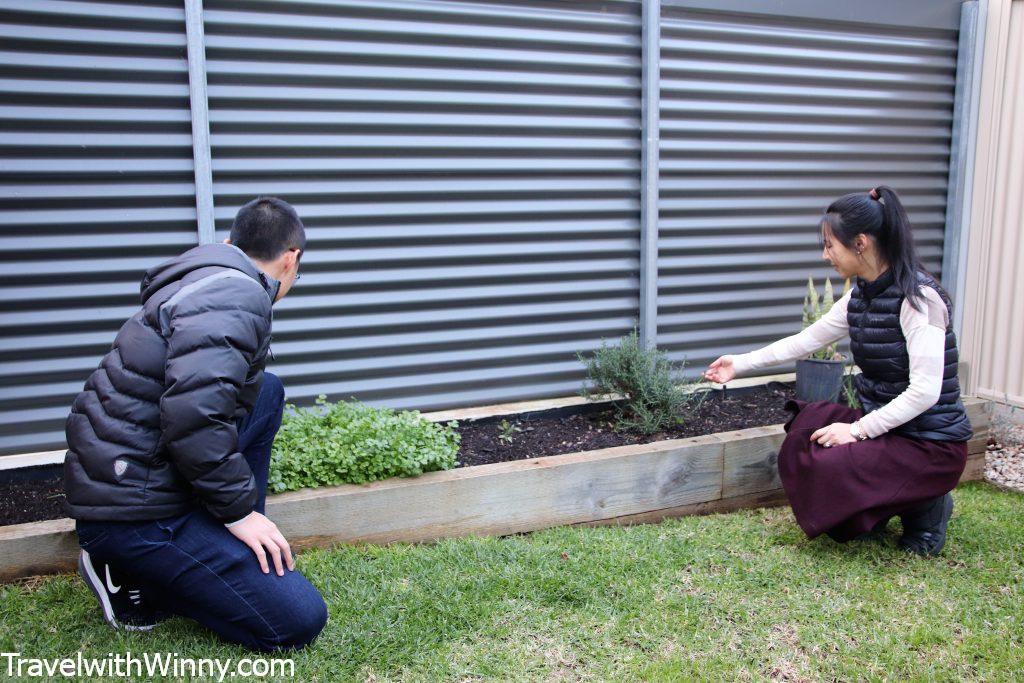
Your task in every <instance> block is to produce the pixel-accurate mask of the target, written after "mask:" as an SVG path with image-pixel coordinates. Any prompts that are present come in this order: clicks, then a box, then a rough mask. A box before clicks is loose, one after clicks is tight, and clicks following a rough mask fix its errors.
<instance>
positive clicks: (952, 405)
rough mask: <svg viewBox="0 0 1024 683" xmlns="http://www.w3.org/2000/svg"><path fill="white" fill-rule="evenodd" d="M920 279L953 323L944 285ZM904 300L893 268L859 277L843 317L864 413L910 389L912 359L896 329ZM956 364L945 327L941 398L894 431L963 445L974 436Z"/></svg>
mask: <svg viewBox="0 0 1024 683" xmlns="http://www.w3.org/2000/svg"><path fill="white" fill-rule="evenodd" d="M918 280H919V281H920V282H921V285H922V286H923V287H931V288H933V289H935V291H936V292H938V294H939V296H940V297H941V298H942V301H943V302H944V303H945V304H946V310H947V311H949V319H950V320H952V318H953V306H952V304H951V302H950V301H949V297H947V296H946V294H945V292H944V291H943V290H942V287H940V286H939V285H938V283H936V282H935V280H934V279H932V278H931V276H929V275H927V274H925V273H918ZM903 298H904V297H903V293H902V292H901V291H900V290H899V288H898V287H897V286H896V282H895V278H894V277H893V274H892V271H891V270H890V271H886V272H885V273H884V274H883V275H882V276H881V277H879V278H878V279H877V280H875V281H874V282H865V281H863V280H861V279H859V278H858V280H857V285H856V286H855V287H854V288H853V291H852V292H851V293H850V303H849V307H848V309H847V314H846V319H847V322H848V323H849V325H850V350H851V351H852V352H853V359H854V362H856V363H857V366H858V367H859V368H860V369H861V372H862V374H860V375H858V376H857V377H856V379H855V380H854V381H855V384H856V387H857V396H858V397H859V398H860V402H861V404H862V405H863V406H864V412H865V413H870V412H871V411H873V410H877V409H878V408H880V407H882V406H884V405H886V404H887V403H889V402H890V401H892V400H893V399H894V398H896V397H897V396H899V395H900V394H902V393H903V392H904V391H905V390H906V389H907V387H908V386H910V356H908V355H907V340H906V337H904V336H903V330H902V329H901V328H900V309H901V308H902V306H903ZM958 360H959V354H958V353H957V348H956V335H955V334H954V333H953V328H952V327H951V326H949V325H947V327H946V358H945V361H946V366H945V369H944V371H943V374H942V393H941V394H940V395H939V400H938V402H937V403H936V404H935V405H933V406H932V407H931V408H929V409H928V410H926V411H924V412H923V413H921V415H919V416H918V417H916V418H914V419H913V420H911V421H909V422H907V423H905V424H903V425H900V426H899V427H897V428H896V429H895V430H894V432H895V433H897V434H899V435H901V436H907V437H911V438H914V439H929V440H932V441H967V440H968V439H970V438H971V436H973V433H972V431H971V423H970V421H968V419H967V412H966V411H965V410H964V405H963V402H962V401H961V400H960V380H959V379H957V361H958Z"/></svg>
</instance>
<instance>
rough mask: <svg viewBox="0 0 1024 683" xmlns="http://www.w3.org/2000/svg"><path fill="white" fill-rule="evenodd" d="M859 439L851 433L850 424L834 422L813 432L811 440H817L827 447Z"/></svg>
mask: <svg viewBox="0 0 1024 683" xmlns="http://www.w3.org/2000/svg"><path fill="white" fill-rule="evenodd" d="M856 440H857V439H855V438H854V436H853V435H852V434H850V425H849V424H847V423H845V422H833V423H832V424H830V425H829V426H827V427H822V428H821V429H819V430H818V431H816V432H814V433H813V434H811V441H817V442H818V443H819V444H820V445H822V446H824V447H825V448H832V447H833V446H841V445H843V444H844V443H853V442H855V441H856Z"/></svg>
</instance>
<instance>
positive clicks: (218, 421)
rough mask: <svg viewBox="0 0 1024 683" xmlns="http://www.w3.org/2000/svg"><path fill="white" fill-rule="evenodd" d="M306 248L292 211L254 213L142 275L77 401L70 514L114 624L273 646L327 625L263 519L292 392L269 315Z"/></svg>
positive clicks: (250, 207) (282, 206)
mask: <svg viewBox="0 0 1024 683" xmlns="http://www.w3.org/2000/svg"><path fill="white" fill-rule="evenodd" d="M305 246H306V235H305V229H304V228H303V225H302V221H301V220H300V219H299V217H298V215H297V214H296V213H295V210H294V209H293V208H292V207H291V206H290V205H288V204H287V203H286V202H284V201H282V200H280V199H276V198H273V197H266V198H264V197H261V198H258V199H256V200H253V201H252V202H250V203H248V204H246V205H245V206H244V207H242V209H241V210H240V211H239V212H238V215H237V216H236V218H235V222H234V225H233V226H232V228H231V238H230V240H227V241H226V243H225V244H208V245H203V246H199V247H196V248H194V249H191V250H189V251H187V252H185V253H184V254H182V255H181V256H178V257H177V258H174V259H171V260H170V261H167V262H165V263H162V264H160V265H158V266H156V267H154V268H152V269H151V270H150V271H148V272H147V273H146V276H145V278H144V279H143V281H142V308H141V310H139V311H138V312H137V313H136V314H135V315H133V316H132V317H131V318H130V319H129V320H128V321H127V322H126V323H125V324H124V325H123V326H122V327H121V330H120V331H119V332H118V334H117V337H116V339H115V340H114V344H113V347H112V348H111V350H110V352H109V353H107V355H106V356H104V358H103V360H102V361H101V362H100V365H99V368H98V369H97V370H96V371H95V372H93V374H92V375H91V376H90V377H89V379H88V380H87V381H86V383H85V389H84V390H83V391H82V393H80V394H79V395H78V397H77V398H76V399H75V402H74V404H73V405H72V408H71V415H70V416H69V417H68V420H67V425H66V432H67V440H68V447H69V450H68V452H67V456H66V458H65V462H64V486H65V489H66V493H67V503H66V507H67V512H68V514H69V515H70V516H71V517H74V518H75V519H76V520H77V530H78V539H79V544H80V545H81V547H82V551H81V554H80V556H79V562H78V566H79V571H80V572H81V574H82V577H83V578H84V579H85V582H86V583H87V584H88V585H89V587H90V588H91V589H92V591H93V593H95V594H96V597H97V598H98V599H99V601H100V605H101V607H102V609H103V616H104V618H105V619H106V621H107V623H109V624H110V625H111V626H112V627H114V628H123V629H128V630H147V629H150V628H152V627H153V626H154V625H155V624H156V623H157V622H158V621H160V620H161V619H164V618H166V617H167V616H169V615H170V614H179V615H182V616H185V617H188V618H191V619H195V620H196V621H198V622H199V623H201V624H203V625H204V626H206V627H208V628H210V629H211V630H213V631H214V632H216V633H217V634H218V635H219V636H220V637H222V638H224V639H225V640H228V641H231V642H236V643H241V644H242V645H245V646H247V647H249V648H251V649H254V650H263V651H270V650H276V649H283V648H297V647H303V646H305V645H307V644H309V643H310V642H311V641H312V640H313V639H314V638H315V637H316V636H317V635H318V634H319V633H320V631H321V630H322V629H323V627H324V624H325V623H326V622H327V608H326V605H325V604H324V601H323V598H321V596H320V593H319V592H318V591H317V590H316V588H314V587H313V586H312V585H311V584H310V583H309V581H307V580H306V578H305V577H304V576H302V575H301V574H300V573H299V572H296V571H294V561H293V559H292V554H291V549H290V548H289V546H288V542H287V541H286V540H285V538H284V537H283V536H282V535H281V533H280V532H279V531H278V529H277V527H276V526H275V525H274V523H273V522H271V521H270V520H269V519H267V518H266V517H265V516H264V515H263V512H264V504H265V501H266V494H267V475H268V471H269V467H270V450H271V445H272V444H273V441H274V436H275V434H276V433H277V430H278V427H280V424H281V413H282V411H283V409H284V388H283V387H282V385H281V381H280V380H279V379H278V378H277V377H275V376H274V375H272V374H270V373H265V372H263V367H264V364H265V362H266V356H267V353H268V351H269V348H270V331H271V330H270V328H271V306H272V305H273V304H274V303H275V302H277V301H280V300H281V299H282V298H283V297H284V296H285V294H287V293H288V290H289V289H291V287H292V284H293V283H294V282H295V280H296V278H297V277H298V269H299V259H300V258H301V256H302V252H303V250H304V249H305Z"/></svg>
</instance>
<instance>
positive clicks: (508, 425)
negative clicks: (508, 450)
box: [498, 420, 523, 446]
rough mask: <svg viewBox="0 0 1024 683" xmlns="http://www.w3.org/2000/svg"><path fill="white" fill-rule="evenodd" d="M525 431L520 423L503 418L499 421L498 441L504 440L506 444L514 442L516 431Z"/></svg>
mask: <svg viewBox="0 0 1024 683" xmlns="http://www.w3.org/2000/svg"><path fill="white" fill-rule="evenodd" d="M521 431H523V428H522V427H520V426H519V424H518V423H512V422H509V421H508V420H502V421H501V422H499V423H498V441H500V442H502V443H503V444H505V445H506V446H508V445H510V444H511V443H512V440H513V439H514V438H515V435H516V432H521Z"/></svg>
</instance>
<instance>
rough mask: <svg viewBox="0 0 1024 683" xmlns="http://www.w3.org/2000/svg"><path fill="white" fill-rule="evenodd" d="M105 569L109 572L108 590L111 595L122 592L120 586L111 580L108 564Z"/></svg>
mask: <svg viewBox="0 0 1024 683" xmlns="http://www.w3.org/2000/svg"><path fill="white" fill-rule="evenodd" d="M105 569H106V570H107V590H108V591H110V592H111V593H116V592H117V591H119V590H121V587H120V586H115V585H114V582H113V581H111V580H110V565H109V564H108V565H107V566H106V567H105Z"/></svg>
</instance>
